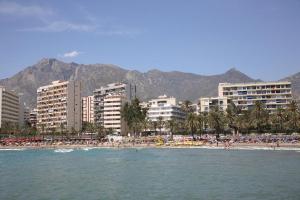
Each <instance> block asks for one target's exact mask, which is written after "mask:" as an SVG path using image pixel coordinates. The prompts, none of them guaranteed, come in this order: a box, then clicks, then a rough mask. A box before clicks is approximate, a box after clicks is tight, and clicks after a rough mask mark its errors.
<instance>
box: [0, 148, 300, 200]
mask: <svg viewBox="0 0 300 200" xmlns="http://www.w3.org/2000/svg"><path fill="white" fill-rule="evenodd" d="M0 199H1V200H10V199H13V200H16V199H25V200H35V199H45V200H46V199H67V200H69V199H70V200H71V199H72V200H74V199H80V200H81V199H84V200H88V199H104V200H109V199H134V200H142V199H187V200H190V199H204V200H209V199H211V200H217V199H222V200H223V199H228V200H235V199H249V200H250V199H263V200H271V199H272V200H274V199H278V200H288V199H295V200H299V199H300V152H297V151H265V150H229V151H228V150H215V149H139V150H135V149H121V150H117V149H92V150H89V151H84V150H79V149H78V150H76V149H75V150H74V151H72V152H69V153H59V152H54V150H25V151H0Z"/></svg>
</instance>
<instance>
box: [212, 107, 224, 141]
mask: <svg viewBox="0 0 300 200" xmlns="http://www.w3.org/2000/svg"><path fill="white" fill-rule="evenodd" d="M208 123H209V126H210V128H213V129H215V131H216V134H217V138H219V136H220V133H223V132H224V129H225V124H226V118H225V116H224V112H222V111H220V109H219V107H218V106H216V107H214V108H213V109H211V110H210V112H209V113H208Z"/></svg>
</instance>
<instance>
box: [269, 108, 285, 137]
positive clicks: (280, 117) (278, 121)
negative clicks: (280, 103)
mask: <svg viewBox="0 0 300 200" xmlns="http://www.w3.org/2000/svg"><path fill="white" fill-rule="evenodd" d="M285 121H286V112H285V111H284V109H283V108H277V110H276V112H275V113H273V114H272V115H271V124H272V128H273V130H274V131H275V132H276V133H278V132H284V129H285V128H284V122H285Z"/></svg>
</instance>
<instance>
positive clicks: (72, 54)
mask: <svg viewBox="0 0 300 200" xmlns="http://www.w3.org/2000/svg"><path fill="white" fill-rule="evenodd" d="M79 54H81V52H78V51H70V52H67V53H65V54H64V56H63V57H64V58H75V57H77V56H79Z"/></svg>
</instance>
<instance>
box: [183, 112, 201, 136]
mask: <svg viewBox="0 0 300 200" xmlns="http://www.w3.org/2000/svg"><path fill="white" fill-rule="evenodd" d="M185 126H186V128H187V130H188V131H190V133H191V134H192V137H193V140H195V136H194V134H195V133H196V131H197V127H198V126H199V121H198V117H197V114H196V113H189V114H188V115H187V118H186V122H185Z"/></svg>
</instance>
